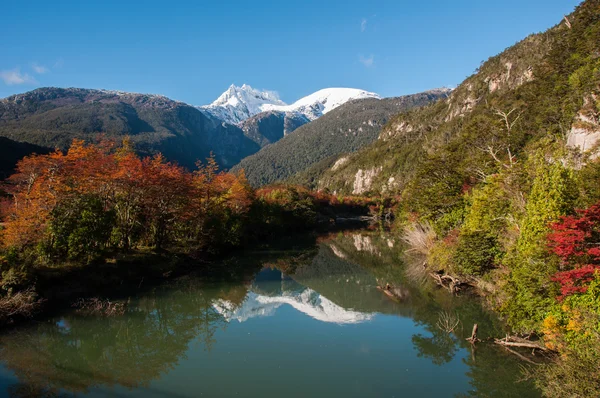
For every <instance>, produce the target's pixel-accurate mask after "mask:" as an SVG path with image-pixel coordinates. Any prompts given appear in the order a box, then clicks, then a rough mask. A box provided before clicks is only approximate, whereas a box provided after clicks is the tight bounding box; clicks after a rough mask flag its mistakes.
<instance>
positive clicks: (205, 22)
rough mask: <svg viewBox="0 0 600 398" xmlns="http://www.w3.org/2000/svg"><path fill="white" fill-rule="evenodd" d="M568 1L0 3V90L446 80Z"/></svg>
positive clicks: (295, 86) (400, 90)
mask: <svg viewBox="0 0 600 398" xmlns="http://www.w3.org/2000/svg"><path fill="white" fill-rule="evenodd" d="M578 3H579V1H578V0H503V1H488V0H456V1H448V0H420V1H407V0H391V1H378V0H369V1H353V0H346V1H337V0H320V1H313V0H300V1H296V0H292V1H285V0H279V1H272V0H261V1H225V0H222V1H211V2H206V1H154V0H146V1H143V2H142V1H139V2H138V1H123V0H121V1H112V0H105V1H91V0H90V1H81V0H78V1H62V0H61V1H60V2H56V1H39V2H38V1H21V0H6V1H5V2H4V4H3V5H2V7H0V11H1V12H0V38H1V39H0V54H1V55H0V98H3V97H6V96H8V95H11V94H15V93H20V92H25V91H29V90H31V89H34V88H36V87H43V86H59V87H85V88H106V89H116V90H123V91H133V92H142V93H157V94H164V95H166V96H168V97H171V98H173V99H177V100H181V101H185V102H188V103H191V104H195V105H202V104H206V103H209V102H211V101H212V100H214V99H215V98H216V97H217V96H218V95H219V94H220V93H221V92H223V91H224V90H225V89H226V88H227V87H228V86H229V85H230V84H231V83H234V84H237V85H241V84H242V83H247V84H249V85H251V86H253V87H255V88H264V89H271V90H275V91H277V92H278V93H279V94H280V96H281V98H282V99H283V100H284V101H286V102H293V101H295V100H296V99H298V98H300V97H302V96H304V95H307V94H310V93H312V92H314V91H316V90H318V89H321V88H325V87H355V88H362V89H366V90H369V91H375V92H377V93H379V94H381V95H383V96H395V95H402V94H409V93H413V92H419V91H423V90H427V89H430V88H434V87H441V86H455V85H457V84H459V83H460V82H461V81H462V80H463V79H464V78H465V77H467V76H468V75H470V74H471V73H472V72H473V71H474V70H475V69H476V68H477V67H478V66H479V64H480V63H481V61H483V60H485V59H487V58H488V57H490V56H492V55H495V54H497V53H499V52H500V51H502V50H503V49H505V48H506V47H508V46H510V45H512V44H514V43H515V42H517V41H519V40H520V39H522V38H524V37H525V36H527V35H528V34H530V33H533V32H539V31H543V30H545V29H547V28H549V27H550V26H552V25H554V24H556V23H558V22H560V20H561V18H562V16H563V15H564V14H567V13H569V12H571V11H572V10H573V8H574V7H575V6H576V5H577V4H578Z"/></svg>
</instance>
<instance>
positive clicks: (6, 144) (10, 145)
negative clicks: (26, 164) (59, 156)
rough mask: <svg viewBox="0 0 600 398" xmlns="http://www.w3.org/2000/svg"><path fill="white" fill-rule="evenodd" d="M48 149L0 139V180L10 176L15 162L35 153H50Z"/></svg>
mask: <svg viewBox="0 0 600 398" xmlns="http://www.w3.org/2000/svg"><path fill="white" fill-rule="evenodd" d="M50 152H51V149H50V148H44V147H41V146H37V145H32V144H26V143H23V142H16V141H13V140H9V139H8V138H4V137H0V180H3V179H5V178H6V177H8V176H10V175H11V174H12V173H13V171H14V168H15V165H16V164H17V162H18V161H19V160H20V159H22V158H23V157H25V156H28V155H31V154H34V153H37V154H40V155H42V154H47V153H50Z"/></svg>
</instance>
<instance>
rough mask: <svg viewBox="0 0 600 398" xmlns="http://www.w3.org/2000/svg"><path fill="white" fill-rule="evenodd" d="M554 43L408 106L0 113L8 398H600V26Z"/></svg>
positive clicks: (533, 46)
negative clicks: (26, 395)
mask: <svg viewBox="0 0 600 398" xmlns="http://www.w3.org/2000/svg"><path fill="white" fill-rule="evenodd" d="M457 7H458V6H457ZM482 7H483V5H482ZM384 19H385V18H381V20H379V21H382V22H377V23H382V24H383V23H384V22H383V21H384ZM374 20H375V17H369V18H366V17H365V18H363V19H362V20H361V23H360V32H359V31H356V32H354V34H355V35H356V36H357V37H358V35H359V33H360V38H361V40H365V41H366V40H367V39H368V37H370V35H375V34H376V32H377V29H383V26H384V25H381V26H380V25H378V24H377V23H376V22H373V21H374ZM553 21H554V25H548V26H545V28H544V29H545V30H543V31H540V32H537V33H532V34H530V35H528V36H521V37H520V40H519V41H517V42H516V43H515V44H513V45H510V46H509V47H507V48H506V49H504V50H502V51H500V52H499V53H498V54H496V55H492V54H488V56H489V55H491V56H490V57H489V58H488V59H487V60H485V61H483V62H481V64H480V65H479V66H477V65H472V67H473V68H476V69H475V71H474V72H473V73H472V74H470V75H469V76H467V77H466V78H465V79H464V80H463V81H462V82H460V83H459V84H458V85H456V87H454V88H445V87H443V88H435V87H436V86H433V87H431V88H430V89H428V90H423V91H421V92H415V93H412V94H406V92H405V91H402V93H403V95H395V94H393V93H392V96H383V95H380V94H377V93H375V92H373V91H369V90H366V89H360V88H348V87H340V86H334V85H332V86H329V84H331V83H332V82H334V84H335V82H339V81H345V80H344V76H345V72H346V71H348V73H350V71H355V70H356V68H361V71H362V73H363V75H362V76H363V80H361V79H356V80H354V81H355V82H358V83H360V82H368V81H370V80H369V79H375V78H376V77H377V76H379V75H380V73H384V71H385V70H386V69H385V66H384V65H385V64H384V63H385V62H392V61H394V60H396V61H397V58H393V57H391V58H390V57H387V58H382V57H380V56H379V55H377V54H376V55H370V56H367V55H366V54H369V53H366V52H365V53H364V54H359V57H358V60H356V59H355V62H354V64H352V63H351V62H347V59H345V58H344V60H345V61H344V62H346V66H345V69H344V71H341V70H338V71H337V72H336V73H334V75H335V76H334V77H335V78H334V77H332V76H331V75H330V79H329V80H326V79H322V78H321V76H320V75H318V74H315V75H311V76H312V78H313V79H314V81H315V82H318V83H315V84H314V85H310V86H309V85H306V87H303V88H302V90H300V89H298V88H296V89H295V91H294V92H295V95H296V97H294V98H292V99H290V100H289V101H288V100H287V99H288V97H287V96H280V94H279V93H278V92H277V91H273V90H266V89H257V88H254V87H252V86H250V85H249V84H242V85H241V86H238V85H235V84H231V85H230V86H229V87H227V84H229V81H231V80H228V81H227V83H226V84H224V85H223V87H227V89H226V90H225V91H224V92H223V93H222V94H220V95H218V96H217V95H215V96H214V97H213V96H212V95H211V96H210V98H215V97H216V99H215V100H214V101H212V102H210V101H211V100H208V101H205V100H202V101H200V104H190V103H187V102H181V101H177V100H174V99H171V98H168V97H166V96H163V95H155V94H141V93H132V92H124V91H117V90H105V89H92V88H61V87H39V88H35V89H33V90H29V91H25V92H23V93H19V94H13V95H10V96H7V97H6V98H3V99H0V183H1V184H0V271H1V276H0V328H1V330H0V371H1V372H3V375H4V376H5V377H4V380H3V382H2V383H0V394H1V393H2V392H4V394H6V395H10V394H12V395H16V396H21V395H22V394H21V393H22V392H23V391H30V392H32V395H34V396H57V395H61V394H82V395H87V396H104V395H110V394H120V395H124V396H129V395H144V396H145V395H148V396H152V395H153V396H164V395H169V394H175V395H182V396H197V395H198V394H199V393H200V392H206V393H207V394H208V395H224V396H236V395H240V393H241V394H242V395H247V396H281V391H283V390H286V391H287V390H289V389H290V387H292V390H294V389H296V390H294V391H291V392H286V393H285V395H286V396H295V395H298V396H307V395H311V396H318V395H323V396H383V395H387V396H390V395H397V394H400V393H404V394H405V395H406V394H408V395H409V396H416V395H422V396H432V397H433V396H450V395H451V396H472V397H480V396H481V397H512V396H519V397H521V396H532V397H537V396H545V397H593V396H597V395H598V391H600V377H599V376H598V372H597V369H598V364H600V348H599V347H600V327H599V325H600V249H598V248H599V247H600V246H599V245H600V0H585V1H583V2H581V3H580V4H579V5H578V6H577V7H575V9H574V10H573V11H572V12H570V13H568V14H566V15H556V16H555V17H554V20H553ZM238 23H239V22H238ZM262 26H263V27H264V26H268V25H262ZM289 26H293V24H290V25H289ZM319 26H320V25H319ZM385 26H387V28H388V29H389V25H385ZM533 26H534V25H532V28H531V29H529V30H528V32H531V31H533ZM355 28H356V29H355V30H358V28H357V27H356V26H355ZM503 28H504V29H508V28H509V26H504V27H503ZM344 32H346V31H344ZM336 33H337V32H336ZM346 34H347V32H346ZM423 34H424V35H425V34H426V32H423ZM482 34H483V33H482ZM224 36H227V34H225V33H224ZM215 37H216V36H215ZM329 39H331V40H341V36H339V35H336V34H334V35H330V36H329ZM410 39H411V40H418V38H416V37H415V38H410ZM467 39H471V38H464V40H465V42H469V41H468V40H467ZM361 40H356V42H357V43H361V42H362V41H361ZM406 40H408V39H406ZM386 43H388V42H387V41H386ZM389 43H392V42H391V41H390V42H389ZM394 43H395V44H394V45H397V46H398V48H404V47H403V46H404V45H406V43H401V42H399V41H398V42H394ZM357 45H358V44H357ZM432 45H433V44H432ZM481 45H482V46H484V44H481ZM485 48H488V47H485ZM417 50H418V49H415V48H413V51H417ZM327 51H333V50H332V48H329V47H328V50H327ZM352 51H353V52H355V50H354V49H353V50H352ZM461 51H462V50H461ZM464 51H465V54H454V55H455V56H456V57H457V58H460V57H461V56H462V55H465V57H466V55H468V54H467V53H466V52H468V51H469V50H468V49H465V50H464ZM221 55H222V56H225V55H227V56H231V57H237V56H238V55H239V57H240V58H239V59H244V60H245V61H247V62H248V63H249V60H248V57H243V56H242V53H240V54H233V55H232V54H231V53H230V52H223V53H222V54H221ZM402 55H403V57H407V58H408V55H407V54H402ZM321 57H323V59H325V58H326V54H325V53H323V54H321ZM278 59H279V60H283V59H284V58H283V57H282V58H278ZM298 59H299V58H298ZM307 60H308V58H307ZM261 61H262V60H261ZM442 61H443V62H442ZM281 62H283V61H281ZM340 62H342V61H341V60H340ZM452 62H454V60H453V59H446V60H440V65H441V66H436V67H437V68H438V69H436V70H438V71H439V72H438V73H442V71H441V69H443V68H445V67H446V64H448V65H451V64H452ZM240 65H241V63H240ZM302 65H303V64H302ZM36 66H38V68H33V67H32V68H33V69H32V70H33V72H31V73H32V74H33V75H31V76H27V75H23V74H22V73H21V74H19V73H20V72H19V70H18V69H15V70H14V71H13V72H12V73H10V74H9V73H7V72H3V75H0V78H3V79H4V80H3V81H4V82H10V85H13V84H25V83H26V82H29V83H28V84H31V85H34V84H33V81H34V80H35V79H34V78H37V79H40V80H41V79H42V77H43V76H42V75H45V74H47V73H50V69H48V70H47V71H46V70H43V69H42V68H40V67H39V65H37V64H36ZM201 66H202V67H205V65H204V64H203V65H201ZM210 66H211V67H214V68H217V67H218V68H219V70H220V71H221V72H222V73H225V71H228V70H230V69H228V68H232V67H234V66H235V65H234V66H232V65H231V64H218V65H216V66H215V65H210ZM261 66H264V68H265V71H266V70H268V68H269V66H271V65H269V64H267V63H264V64H263V65H261ZM287 66H288V67H290V65H287ZM403 67H404V66H403ZM407 67H408V66H407ZM426 67H427V68H429V67H432V66H431V65H425V64H423V65H422V68H424V69H426ZM301 68H302V69H296V71H298V70H301V71H305V69H304V66H302V67H301ZM306 68H308V65H307V66H306ZM242 69H243V68H242V67H239V70H242ZM316 69H317V70H318V71H319V72H320V71H321V68H320V65H317V67H316ZM57 70H58V69H57V67H55V68H53V69H52V71H54V72H55V73H58V72H56V71H57ZM308 70H309V69H306V71H308ZM313 70H314V69H313ZM427 70H429V69H427ZM17 72H19V73H17ZM240 73H241V72H240ZM280 73H281V75H280V76H279V78H281V76H284V77H289V76H295V75H293V74H291V73H290V74H289V75H288V74H287V73H288V72H287V70H286V71H283V69H282V71H281V72H280ZM353 73H354V72H353ZM307 74H308V72H307ZM255 75H256V79H257V80H258V81H261V82H263V81H264V79H265V76H267V75H268V73H267V72H264V73H263V72H260V73H259V72H256V71H255ZM338 75H339V79H338ZM367 77H368V78H367ZM397 77H398V79H400V80H402V81H404V82H406V83H407V84H408V83H409V82H410V80H411V79H412V78H413V76H411V75H406V76H397ZM434 77H435V76H430V78H431V81H439V79H434ZM414 78H415V79H416V75H415V77H414ZM19 79H20V80H19ZM232 79H237V76H232ZM261 79H262V80H261ZM461 79H462V77H461ZM205 80H207V78H206V77H205ZM289 80H293V79H289ZM392 80H393V79H391V80H389V81H388V82H386V84H389V85H390V86H392V83H393V82H392ZM242 81H243V80H242ZM273 81H279V82H280V83H281V80H277V79H275V78H274V79H273ZM323 81H326V83H327V85H322V86H320V87H323V88H320V87H316V88H315V85H316V84H319V85H320V84H321V83H322V82H323ZM19 82H20V83H19ZM427 82H429V80H427ZM248 83H251V82H248ZM285 83H287V82H285ZM252 84H254V83H252ZM261 84H262V83H261ZM6 85H9V84H8V83H6ZM357 85H358V84H357ZM285 86H286V87H287V85H285ZM367 86H368V87H375V86H373V85H367ZM421 86H422V84H421ZM219 87H220V83H219ZM308 87H311V88H308ZM368 87H365V88H368ZM394 87H397V86H394ZM411 87H414V86H411ZM220 90H221V89H219V91H218V92H220ZM213 91H214V90H213ZM213 91H211V92H213ZM307 92H308V93H309V94H308V95H306V93H307ZM311 92H312V93H311ZM381 92H382V93H383V91H381ZM390 92H391V90H387V91H386V93H388V94H389V93H390ZM298 93H302V94H301V95H298ZM201 94H202V95H200V94H199V95H198V97H199V98H204V99H205V98H206V93H201ZM398 94H400V93H398ZM188 98H189V97H188ZM282 98H285V99H286V101H283V100H282ZM202 103H205V105H202ZM192 343H194V344H192ZM199 347H200V348H199ZM40 352H41V353H44V355H43V359H42V361H41V362H40V364H39V365H36V363H37V362H36V360H35V358H36V356H38V354H39V353H40ZM248 362H252V364H255V366H254V367H253V366H252V364H250V365H249V363H248ZM67 363H73V364H77V365H73V366H72V365H68V366H65V365H64V364H67ZM74 366H78V367H79V368H81V369H82V371H81V372H80V373H77V372H76V371H75V367H74ZM365 366H366V368H365ZM124 367H125V368H124ZM367 368H368V369H367ZM198 369H201V371H200V372H199V374H200V375H201V376H202V377H203V378H201V377H200V376H198V377H199V378H198V379H197V380H195V381H194V382H193V383H189V384H186V383H183V382H182V380H187V379H189V378H188V377H186V375H189V374H190V373H191V372H196V371H197V370H198ZM132 370H133V371H132ZM323 375H327V377H324V376H323ZM232 379H235V380H237V381H238V383H230V382H229V380H232ZM300 379H302V380H312V381H314V383H304V382H302V383H300V382H299V381H298V380H300ZM216 380H218V381H219V383H215V381H216ZM256 380H263V381H262V382H261V383H257V382H256ZM273 380H275V381H273ZM431 380H437V381H438V382H436V383H432V382H431ZM269 383H271V384H270V385H271V388H266V387H264V386H265V385H267V384H269ZM20 394H21V395H20Z"/></svg>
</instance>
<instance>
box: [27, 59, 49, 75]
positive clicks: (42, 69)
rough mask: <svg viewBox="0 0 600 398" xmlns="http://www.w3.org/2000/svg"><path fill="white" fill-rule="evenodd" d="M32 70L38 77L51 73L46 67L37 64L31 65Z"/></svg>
mask: <svg viewBox="0 0 600 398" xmlns="http://www.w3.org/2000/svg"><path fill="white" fill-rule="evenodd" d="M31 69H33V71H34V72H35V73H37V74H38V75H43V74H44V73H48V71H49V69H48V68H46V67H45V66H44V65H39V64H38V63H36V62H34V63H33V64H31Z"/></svg>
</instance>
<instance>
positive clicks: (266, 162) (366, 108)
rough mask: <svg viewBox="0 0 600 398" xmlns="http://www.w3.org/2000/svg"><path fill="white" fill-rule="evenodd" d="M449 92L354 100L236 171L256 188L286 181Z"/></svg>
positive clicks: (354, 147)
mask: <svg viewBox="0 0 600 398" xmlns="http://www.w3.org/2000/svg"><path fill="white" fill-rule="evenodd" d="M447 93H448V90H434V91H429V92H425V93H420V94H414V95H407V96H404V97H398V98H386V99H382V100H380V99H362V100H354V101H350V102H348V103H346V104H344V105H342V106H340V107H339V108H336V109H334V110H333V111H331V112H329V113H327V114H325V115H323V116H321V117H320V118H319V119H317V120H315V121H313V122H311V123H309V124H305V125H303V126H301V127H299V128H298V129H297V130H295V131H294V132H293V133H292V134H288V135H287V136H285V137H284V138H283V139H281V140H279V141H277V142H276V143H275V144H273V145H269V146H266V147H265V148H263V149H262V150H261V151H260V152H258V153H256V154H255V155H253V156H250V157H248V158H246V159H244V160H243V161H242V162H240V164H239V165H238V166H236V169H238V170H239V169H244V171H245V172H246V176H247V178H248V181H249V182H250V183H251V184H252V185H255V186H260V185H265V184H269V183H272V182H275V181H280V180H283V179H286V178H288V177H290V176H292V175H294V174H296V173H299V172H301V171H303V170H305V169H307V168H309V167H311V166H312V165H314V164H316V163H318V162H320V161H323V160H325V159H327V158H330V157H332V156H335V155H338V154H341V153H348V152H354V151H356V150H358V149H360V148H362V147H364V146H365V145H368V144H370V143H372V142H373V141H375V140H376V139H377V137H378V135H379V132H380V130H381V127H382V126H383V125H385V123H386V122H387V121H388V120H389V118H390V117H392V116H393V115H396V114H397V113H399V112H402V111H406V110H409V109H411V108H414V107H418V106H422V105H426V104H428V103H430V102H433V101H436V100H437V99H440V98H442V97H445V96H446V95H447Z"/></svg>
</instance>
